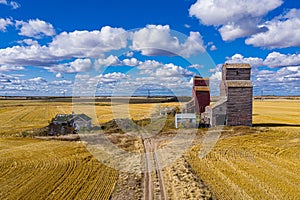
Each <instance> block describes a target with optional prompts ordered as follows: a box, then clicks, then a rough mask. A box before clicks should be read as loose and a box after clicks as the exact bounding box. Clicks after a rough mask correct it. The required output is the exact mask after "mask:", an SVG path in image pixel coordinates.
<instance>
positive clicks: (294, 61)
mask: <svg viewBox="0 0 300 200" xmlns="http://www.w3.org/2000/svg"><path fill="white" fill-rule="evenodd" d="M226 62H227V63H249V64H250V65H251V66H252V67H259V66H267V67H270V68H279V67H287V66H298V65H300V54H282V53H279V52H271V53H269V54H268V55H267V57H266V58H265V59H263V58H258V57H248V58H247V57H244V56H243V55H241V54H235V55H233V56H232V57H227V61H226Z"/></svg>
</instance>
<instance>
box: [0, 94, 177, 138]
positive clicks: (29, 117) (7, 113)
mask: <svg viewBox="0 0 300 200" xmlns="http://www.w3.org/2000/svg"><path fill="white" fill-rule="evenodd" d="M178 105H179V103H161V104H157V103H142V104H117V103H114V104H113V109H112V106H111V103H110V102H97V103H81V104H80V103H74V104H72V103H71V102H51V101H35V100H27V101H26V100H0V124H1V129H0V136H1V135H2V136H16V135H20V134H21V132H22V131H26V130H32V129H34V128H42V127H45V126H47V125H48V124H49V122H50V121H51V119H52V118H53V117H55V115H56V114H71V113H72V108H74V110H75V111H76V113H85V114H87V115H88V116H90V117H92V118H93V124H94V125H99V123H103V122H107V121H110V120H112V119H115V118H130V119H134V120H139V119H143V118H149V117H150V115H151V114H153V113H155V112H157V111H158V109H159V107H160V106H161V107H166V106H178Z"/></svg>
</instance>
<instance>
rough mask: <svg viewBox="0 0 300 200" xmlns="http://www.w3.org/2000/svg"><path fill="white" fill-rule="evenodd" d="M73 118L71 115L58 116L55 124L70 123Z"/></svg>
mask: <svg viewBox="0 0 300 200" xmlns="http://www.w3.org/2000/svg"><path fill="white" fill-rule="evenodd" d="M72 118H73V115H71V114H57V115H56V116H55V118H54V121H55V122H68V121H70V120H71V119H72Z"/></svg>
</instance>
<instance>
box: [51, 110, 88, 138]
mask: <svg viewBox="0 0 300 200" xmlns="http://www.w3.org/2000/svg"><path fill="white" fill-rule="evenodd" d="M91 128H92V119H91V118H90V117H89V116H87V115H86V114H57V115H56V116H55V118H53V119H52V122H51V123H50V124H49V126H48V133H49V135H57V134H63V135H64V134H70V133H74V132H76V131H79V130H82V129H87V130H89V129H91Z"/></svg>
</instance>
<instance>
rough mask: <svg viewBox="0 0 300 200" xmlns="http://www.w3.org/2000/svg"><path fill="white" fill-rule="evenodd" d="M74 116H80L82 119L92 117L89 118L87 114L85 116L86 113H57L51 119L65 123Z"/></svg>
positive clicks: (87, 119) (85, 119) (86, 119)
mask: <svg viewBox="0 0 300 200" xmlns="http://www.w3.org/2000/svg"><path fill="white" fill-rule="evenodd" d="M75 118H80V119H83V120H84V121H89V120H91V119H92V118H90V117H89V116H87V115H86V114H83V113H82V114H75V115H74V114H57V115H56V116H55V118H54V120H53V121H55V122H60V123H66V122H69V121H71V120H72V119H75Z"/></svg>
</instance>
